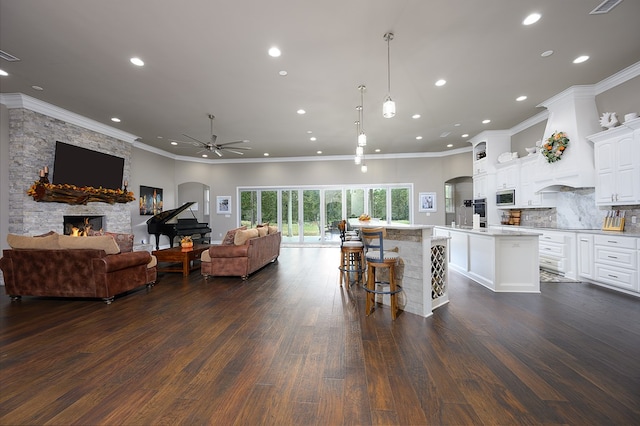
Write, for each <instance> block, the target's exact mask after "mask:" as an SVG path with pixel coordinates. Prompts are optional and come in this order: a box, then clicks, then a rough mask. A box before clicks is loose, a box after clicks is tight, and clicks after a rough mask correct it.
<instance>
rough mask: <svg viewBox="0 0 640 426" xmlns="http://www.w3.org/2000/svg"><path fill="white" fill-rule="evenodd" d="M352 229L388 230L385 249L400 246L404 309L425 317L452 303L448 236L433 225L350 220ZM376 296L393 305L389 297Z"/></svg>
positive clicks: (400, 301)
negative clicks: (449, 279)
mask: <svg viewBox="0 0 640 426" xmlns="http://www.w3.org/2000/svg"><path fill="white" fill-rule="evenodd" d="M349 225H350V226H351V227H352V228H356V229H360V228H365V227H366V228H377V227H383V228H385V229H386V232H387V236H386V237H385V239H384V248H385V250H389V249H394V248H397V250H398V253H399V254H400V265H399V267H398V271H399V274H398V275H399V276H400V277H401V278H400V279H399V282H398V284H399V285H401V286H402V289H403V291H402V292H401V293H400V295H399V300H398V302H399V303H398V304H399V305H400V308H401V309H402V310H403V311H405V312H410V313H412V314H417V315H420V316H423V317H429V316H431V315H432V311H433V309H435V308H437V307H439V306H442V305H444V304H446V303H448V302H449V293H448V275H449V270H448V258H447V253H448V248H447V242H448V238H447V237H436V236H433V226H429V225H402V224H387V223H386V222H380V221H375V220H371V221H367V222H360V221H358V220H351V221H349ZM378 297H379V298H378V299H377V301H378V302H379V303H382V304H384V305H387V306H390V300H389V296H385V297H380V296H378Z"/></svg>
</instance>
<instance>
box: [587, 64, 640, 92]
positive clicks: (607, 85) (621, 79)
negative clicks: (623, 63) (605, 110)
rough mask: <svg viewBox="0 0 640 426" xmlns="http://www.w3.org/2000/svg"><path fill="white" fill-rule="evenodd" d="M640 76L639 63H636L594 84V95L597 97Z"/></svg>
mask: <svg viewBox="0 0 640 426" xmlns="http://www.w3.org/2000/svg"><path fill="white" fill-rule="evenodd" d="M639 75H640V61H638V62H636V63H635V64H633V65H630V66H628V67H627V68H625V69H623V70H621V71H618V72H617V73H615V74H614V75H612V76H611V77H608V78H605V79H604V80H602V81H600V82H598V83H596V85H595V92H596V95H599V94H601V93H603V92H606V91H607V90H610V89H613V88H614V87H616V86H618V85H620V84H622V83H625V82H627V81H629V80H631V79H632V78H635V77H637V76H639Z"/></svg>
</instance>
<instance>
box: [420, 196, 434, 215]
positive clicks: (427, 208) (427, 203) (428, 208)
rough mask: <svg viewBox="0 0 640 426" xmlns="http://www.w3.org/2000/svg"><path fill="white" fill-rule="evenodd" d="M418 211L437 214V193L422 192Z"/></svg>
mask: <svg viewBox="0 0 640 426" xmlns="http://www.w3.org/2000/svg"><path fill="white" fill-rule="evenodd" d="M418 211H419V212H435V211H437V209H436V193H435V192H421V193H420V195H419V196H418Z"/></svg>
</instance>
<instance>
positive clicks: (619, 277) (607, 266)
mask: <svg viewBox="0 0 640 426" xmlns="http://www.w3.org/2000/svg"><path fill="white" fill-rule="evenodd" d="M593 243H594V261H595V263H594V267H595V268H594V275H595V276H594V279H595V280H596V281H600V282H603V283H605V284H609V285H612V286H614V287H619V288H622V289H624V290H629V291H633V292H638V291H640V284H639V283H638V281H639V279H640V277H638V247H637V244H638V239H637V238H629V237H620V236H615V235H596V236H595V237H594V242H593Z"/></svg>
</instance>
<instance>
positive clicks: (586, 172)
mask: <svg viewBox="0 0 640 426" xmlns="http://www.w3.org/2000/svg"><path fill="white" fill-rule="evenodd" d="M595 98H596V96H595V87H594V86H573V87H570V88H569V89H567V90H565V91H564V92H561V93H559V94H557V95H556V96H554V97H552V98H551V99H548V100H547V101H545V102H543V103H541V104H540V105H538V106H539V107H545V108H546V109H547V110H548V112H549V118H548V119H547V126H546V128H545V131H544V136H543V141H544V140H546V139H547V138H548V137H550V136H551V135H552V134H553V133H554V132H565V133H566V134H567V137H568V138H569V146H568V147H567V150H566V151H565V152H564V153H563V155H562V159H561V160H559V161H556V162H554V163H548V162H547V160H546V159H545V158H544V157H543V156H542V155H540V156H539V157H538V162H539V163H540V164H538V165H537V167H535V176H534V178H533V180H532V181H533V190H534V191H535V192H557V191H560V190H563V189H567V187H569V188H593V187H595V183H596V171H595V165H594V156H593V144H592V143H591V142H589V140H588V139H587V136H589V135H593V134H594V133H598V132H600V131H601V130H602V129H601V127H600V121H599V119H598V109H597V108H596V99H595Z"/></svg>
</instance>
